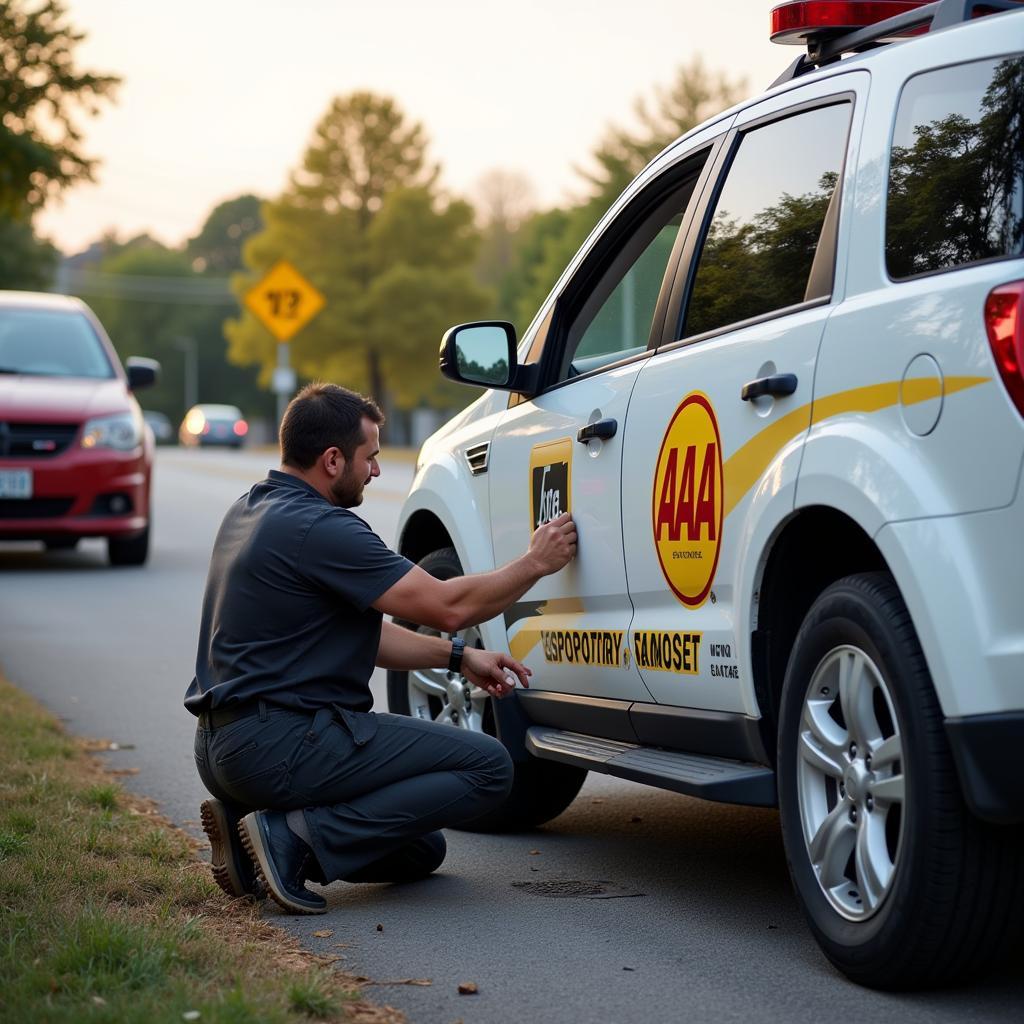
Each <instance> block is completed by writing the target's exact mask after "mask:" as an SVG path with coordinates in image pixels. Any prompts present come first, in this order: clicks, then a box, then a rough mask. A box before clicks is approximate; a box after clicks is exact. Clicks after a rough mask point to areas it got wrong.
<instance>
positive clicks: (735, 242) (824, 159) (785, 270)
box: [683, 103, 852, 337]
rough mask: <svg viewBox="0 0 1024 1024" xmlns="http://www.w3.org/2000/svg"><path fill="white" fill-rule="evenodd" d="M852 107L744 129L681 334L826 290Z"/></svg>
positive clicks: (840, 105)
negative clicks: (824, 271)
mask: <svg viewBox="0 0 1024 1024" xmlns="http://www.w3.org/2000/svg"><path fill="white" fill-rule="evenodd" d="M851 109H852V108H851V105H850V104H849V103H835V104H832V105H831V106H827V107H817V108H814V109H812V110H806V111H803V112H801V113H797V114H791V115H790V116H789V117H786V118H784V119H783V120H780V121H773V122H771V123H770V124H766V125H762V126H760V127H756V128H753V129H751V130H749V131H747V132H745V133H744V134H743V135H741V136H740V140H739V143H738V148H737V149H736V152H735V154H734V156H733V160H732V165H731V166H730V168H729V171H728V175H727V177H726V180H725V184H724V185H723V186H722V189H721V191H720V193H719V196H718V201H717V203H716V204H715V210H714V216H713V217H712V219H711V222H710V226H709V228H708V231H707V235H706V237H705V239H704V247H703V250H702V251H701V254H700V262H699V263H698V265H697V271H696V278H695V280H694V285H693V291H692V293H691V296H690V302H689V307H688V312H687V318H686V329H685V332H684V334H683V337H692V336H693V335H695V334H703V333H704V332H705V331H714V330H717V329H718V328H720V327H725V326H727V325H728V324H734V323H739V322H740V321H743V320H749V319H751V318H752V317H759V316H764V315H766V314H768V313H772V312H775V311H776V310H780V309H785V308H786V307H788V306H795V305H799V304H800V303H802V302H808V301H810V300H812V299H819V298H825V297H827V296H829V295H830V294H831V292H832V278H831V269H832V260H833V256H834V244H835V243H834V230H835V217H836V214H837V212H838V211H837V208H836V204H835V203H834V202H833V198H834V197H836V196H837V195H838V193H837V187H836V186H837V184H838V181H839V176H840V172H841V171H842V167H843V160H844V157H845V154H846V140H847V135H848V133H849V128H850V112H851ZM819 242H821V243H822V244H821V258H820V259H818V260H817V261H816V259H815V257H816V256H817V255H818V251H819ZM816 264H817V265H816ZM822 269H824V270H826V271H827V272H826V273H823V272H821V271H822Z"/></svg>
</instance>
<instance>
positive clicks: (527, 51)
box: [36, 0, 799, 253]
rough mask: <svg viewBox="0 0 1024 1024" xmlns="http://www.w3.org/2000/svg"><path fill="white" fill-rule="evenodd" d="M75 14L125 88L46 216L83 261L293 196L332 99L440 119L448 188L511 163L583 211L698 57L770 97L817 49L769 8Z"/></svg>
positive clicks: (536, 2) (473, 6)
mask: <svg viewBox="0 0 1024 1024" xmlns="http://www.w3.org/2000/svg"><path fill="white" fill-rule="evenodd" d="M66 3H67V8H68V13H69V22H70V24H72V25H73V26H74V27H75V28H76V29H78V30H80V31H82V32H85V33H86V34H87V38H86V40H85V41H84V42H83V43H81V44H80V45H79V47H78V50H77V54H78V61H79V66H80V67H81V68H85V69H89V70H92V71H101V72H108V73H115V74H118V75H120V76H121V77H122V78H123V79H124V82H123V84H122V85H121V87H120V88H119V90H118V93H117V99H116V102H115V103H113V104H104V105H103V106H102V107H101V111H100V113H99V115H98V116H97V117H95V118H91V119H86V118H83V119H81V120H80V124H81V126H82V127H83V129H84V133H85V139H84V147H85V150H86V152H87V153H88V155H90V156H94V157H98V158H99V159H100V161H101V163H100V166H99V169H98V172H97V182H96V184H91V185H90V184H84V185H79V186H76V187H75V188H74V189H72V190H71V191H70V192H68V193H67V195H66V197H65V198H64V199H63V200H62V201H54V202H53V203H52V204H51V205H49V206H48V207H47V208H46V209H45V210H44V211H43V213H42V214H41V215H40V216H39V217H38V218H37V221H36V226H37V230H38V231H39V232H40V233H41V234H43V235H45V236H47V237H49V238H50V239H51V240H53V241H54V242H55V243H56V244H57V245H58V246H59V247H60V248H61V249H62V250H63V251H65V252H66V253H72V252H77V251H79V250H81V249H84V248H85V247H86V246H87V245H88V244H89V243H90V242H92V241H95V240H97V239H98V238H99V237H101V235H102V234H103V233H104V232H106V231H109V230H113V231H115V232H116V233H117V234H118V236H119V237H122V238H126V237H130V236H132V235H135V234H138V233H140V232H143V231H147V232H149V233H150V234H152V235H153V236H155V237H156V238H158V239H160V240H161V241H162V242H164V243H166V244H168V245H179V244H181V243H182V242H183V241H184V240H185V239H187V238H188V237H190V236H191V235H194V234H195V233H196V232H197V231H198V230H199V228H200V227H201V225H202V223H203V221H204V220H205V219H206V216H207V214H208V213H209V212H210V210H211V209H212V208H213V207H214V206H215V205H216V204H217V203H218V202H220V201H221V200H224V199H229V198H232V197H234V196H237V195H239V194H241V193H243V192H255V193H256V194H257V195H260V196H264V197H267V198H273V197H275V196H277V195H279V194H280V192H281V191H282V190H283V188H284V187H285V185H286V183H287V180H288V175H289V173H290V171H292V170H293V169H294V168H295V167H297V166H299V164H300V163H301V160H302V154H303V152H304V150H305V148H306V146H307V144H308V142H309V140H310V137H311V135H312V131H313V127H314V125H315V124H316V122H317V121H318V120H319V119H320V117H321V116H322V115H323V114H324V113H325V111H326V109H327V106H328V104H329V102H330V101H331V99H332V98H333V97H335V96H339V95H344V94H346V93H349V92H353V91H355V90H358V89H369V90H371V91H374V92H378V93H383V94H386V95H390V96H392V97H394V98H395V99H396V100H397V101H398V103H399V105H400V106H401V107H402V109H403V110H404V111H405V112H406V114H407V115H408V116H409V117H410V118H412V119H414V120H418V121H420V122H422V123H423V125H424V127H425V129H426V132H427V135H428V137H429V139H430V141H431V144H430V150H429V152H430V155H431V156H432V157H433V159H434V160H436V161H438V162H440V164H441V167H442V177H441V181H442V184H443V186H444V187H445V188H446V189H447V190H449V191H450V192H452V193H454V194H459V195H467V194H469V195H472V191H473V188H474V185H475V183H476V182H477V181H478V180H479V178H480V176H481V175H483V174H484V173H485V172H487V171H489V170H491V169H494V168H500V169H503V170H506V171H517V172H520V173H523V174H525V175H526V176H527V177H528V178H529V179H530V180H531V181H532V183H533V186H534V189H535V193H536V201H537V203H538V205H541V206H547V205H554V204H557V203H561V202H565V201H566V200H568V199H570V198H571V197H573V196H574V195H579V194H580V193H581V192H582V191H583V184H582V181H581V179H580V177H579V175H578V173H577V172H576V171H575V170H574V167H578V166H581V165H586V162H587V158H588V156H589V154H590V153H591V152H592V151H593V149H594V147H595V145H596V144H597V143H598V141H599V140H600V138H601V136H602V134H603V132H604V130H605V128H606V126H607V125H608V124H609V123H615V124H619V125H624V126H630V125H632V124H634V121H633V105H634V102H635V100H636V99H637V98H638V97H645V98H648V99H649V98H652V97H653V96H654V93H655V90H656V88H658V87H659V86H661V87H665V86H668V85H670V84H671V82H672V80H673V78H674V76H675V73H676V71H677V69H678V68H679V67H680V65H682V64H684V63H686V62H688V61H689V60H691V59H692V58H693V57H694V56H695V55H698V54H699V55H700V56H701V57H702V58H703V60H704V62H705V65H706V66H707V67H708V68H710V69H713V70H721V71H724V72H726V73H727V74H729V75H730V76H732V77H733V78H746V80H747V83H748V89H749V91H750V92H757V91H760V90H762V89H764V88H765V87H767V85H768V84H769V83H770V82H771V81H772V80H773V79H774V78H775V77H776V76H777V75H778V74H779V73H781V71H782V70H783V69H784V68H785V67H786V65H787V64H788V63H789V62H790V61H791V60H792V59H793V58H794V57H795V56H797V54H798V52H799V51H798V50H796V49H795V48H793V47H783V46H777V45H773V44H771V43H770V42H769V40H768V21H769V11H770V10H771V7H772V6H773V4H772V3H770V2H766V0H714V2H705V0H625V2H621V0H616V2H612V0H543V2H542V0H519V2H518V3H516V4H515V5H511V4H499V3H495V2H491V0H475V2H474V0H358V2H356V0H289V2H287V3H282V2H270V0H176V2H175V3H173V4H169V3H166V2H157V0H134V2H131V3H129V2H125V0H66Z"/></svg>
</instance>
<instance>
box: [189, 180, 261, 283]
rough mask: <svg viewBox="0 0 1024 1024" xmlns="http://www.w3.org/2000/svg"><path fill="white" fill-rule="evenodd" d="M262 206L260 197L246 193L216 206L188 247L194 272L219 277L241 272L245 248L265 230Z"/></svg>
mask: <svg viewBox="0 0 1024 1024" xmlns="http://www.w3.org/2000/svg"><path fill="white" fill-rule="evenodd" d="M262 205H263V200H262V199H260V198H259V197H258V196H254V195H250V194H246V195H241V196H237V197H235V198H234V199H227V200H225V201H224V202H223V203H220V204H218V205H217V206H215V207H214V208H213V210H212V211H211V212H210V215H209V216H208V217H207V218H206V223H205V224H203V226H202V228H201V229H200V231H199V234H198V235H196V236H195V238H190V239H189V240H188V243H187V245H186V246H185V253H186V255H187V256H188V257H189V259H190V260H191V261H192V269H193V270H195V271H196V272H197V273H201V274H213V275H217V276H219V277H226V276H227V275H228V274H232V273H234V272H235V271H236V270H241V269H242V267H243V263H242V246H243V245H244V244H245V242H246V240H247V239H248V238H250V237H251V236H252V235H255V234H258V233H259V232H260V231H262V230H263V216H262V214H261V213H260V207H261V206H262Z"/></svg>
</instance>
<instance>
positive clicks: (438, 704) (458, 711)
mask: <svg viewBox="0 0 1024 1024" xmlns="http://www.w3.org/2000/svg"><path fill="white" fill-rule="evenodd" d="M419 565H420V568H422V569H425V570H426V571H427V572H429V573H430V574H431V575H432V576H436V577H437V578H438V579H441V580H448V579H452V578H453V577H455V576H461V575H462V574H463V573H462V565H461V563H460V562H459V556H458V554H457V553H456V551H455V549H454V548H441V549H439V550H437V551H432V552H430V554H429V555H427V556H426V557H425V558H423V559H422V560H421V561H420V563H419ZM395 622H396V624H397V625H399V626H404V627H405V628H406V629H413V630H416V632H418V633H426V634H428V635H430V636H437V635H438V632H437V630H435V629H428V628H427V627H425V626H417V625H416V624H415V623H411V622H403V621H402V620H400V619H396V620H395ZM458 635H459V636H462V637H463V638H464V639H465V641H466V645H467V646H476V647H482V646H483V642H482V641H481V639H480V633H479V631H478V630H477V629H476V628H475V627H471V628H470V629H466V630H463V631H461V632H460V633H459V634H458ZM447 682H448V673H447V672H445V671H444V670H441V669H434V670H429V671H423V672H399V671H395V670H393V669H392V670H389V671H388V709H389V710H390V711H391V712H392V713H394V714H396V715H411V716H414V717H418V718H424V719H431V720H434V721H439V722H444V723H447V724H449V725H456V726H459V727H460V728H464V729H472V730H475V731H481V732H485V733H487V734H488V735H489V736H496V735H497V726H496V722H495V715H494V704H495V701H494V698H492V697H488V696H487V695H486V694H484V693H483V692H482V691H480V690H476V689H475V688H472V687H470V685H469V684H468V683H467V682H466V681H465V680H463V684H464V685H463V689H462V693H461V694H456V695H455V702H457V705H456V704H455V702H453V701H451V700H449V697H448V696H447V695H444V696H442V694H441V692H440V690H441V688H443V687H444V686H445V685H446V684H447ZM431 684H433V687H434V692H432V693H431V692H428V691H429V690H430V689H431ZM467 694H471V695H472V696H471V697H468V698H467ZM504 699H505V700H514V699H515V697H512V696H510V697H505V698H504ZM453 712H454V714H453ZM511 753H512V755H513V759H514V761H515V779H514V781H513V783H512V792H511V793H510V794H509V796H508V799H507V800H506V801H505V803H504V804H502V805H501V807H499V808H497V809H496V810H494V811H491V812H489V813H488V814H485V815H484V816H483V817H480V818H476V819H474V820H473V821H470V822H466V823H465V824H464V825H462V826H460V828H461V829H462V830H463V831H468V832H507V831H514V830H521V829H529V828H534V827H535V826H537V825H541V824H543V823H544V822H545V821H549V820H550V819H551V818H554V817H555V816H556V815H559V814H561V813H562V811H564V810H565V809H566V808H567V807H568V806H569V804H571V803H572V801H573V800H574V799H575V797H576V794H577V793H578V792H579V791H580V787H581V786H582V785H583V781H584V779H586V777H587V773H586V770H585V769H582V768H575V767H573V766H572V765H566V764H558V763H556V762H554V761H540V760H538V759H536V758H533V757H529V756H526V757H523V756H521V755H522V753H523V752H522V751H511Z"/></svg>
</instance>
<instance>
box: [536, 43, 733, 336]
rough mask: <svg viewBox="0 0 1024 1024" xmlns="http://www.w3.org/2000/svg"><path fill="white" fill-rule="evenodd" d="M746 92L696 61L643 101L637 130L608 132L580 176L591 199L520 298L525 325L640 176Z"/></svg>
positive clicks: (570, 214) (550, 247)
mask: <svg viewBox="0 0 1024 1024" xmlns="http://www.w3.org/2000/svg"><path fill="white" fill-rule="evenodd" d="M746 88H747V86H746V82H745V81H744V80H742V79H740V80H736V81H731V80H730V79H728V78H727V77H726V76H725V75H724V74H715V73H712V72H710V71H708V70H707V69H706V68H705V67H704V64H703V61H702V60H701V59H700V57H695V58H694V59H693V60H692V61H690V63H689V64H685V65H683V66H682V67H681V68H680V69H679V71H678V72H677V74H676V78H675V81H674V82H673V84H672V85H671V86H670V87H669V88H668V89H662V90H658V91H657V92H656V93H655V101H654V104H653V105H651V104H649V103H647V102H645V101H644V100H642V99H640V100H637V102H636V104H635V108H634V109H635V113H636V118H637V121H638V122H639V128H638V129H637V130H629V129H626V128H622V127H618V126H615V125H612V126H610V127H609V128H608V130H607V132H606V133H605V136H604V138H603V139H602V140H601V142H600V143H599V144H598V147H597V149H596V150H595V151H594V154H593V157H592V160H593V165H594V166H593V168H592V169H590V170H580V172H579V173H580V174H581V176H582V177H583V179H584V180H585V181H586V182H587V184H588V186H589V190H588V191H589V194H588V195H587V196H586V197H585V198H584V200H583V201H582V202H581V203H579V204H578V205H576V206H575V207H573V208H571V209H570V210H568V211H567V217H566V220H565V226H564V229H563V230H562V231H561V232H560V233H559V234H557V235H552V236H549V237H548V238H547V239H546V241H545V245H544V249H543V252H542V254H541V256H540V259H539V261H538V263H537V264H536V266H535V267H534V268H533V269H532V271H531V272H530V274H529V276H530V278H531V279H532V284H531V286H530V287H529V288H526V289H524V291H523V293H522V295H521V297H520V299H519V313H520V319H521V320H523V319H528V317H527V316H526V311H528V310H532V311H533V312H535V311H536V309H537V307H538V306H539V305H540V304H541V303H542V302H543V301H544V298H545V297H546V296H547V294H548V292H549V291H550V290H551V288H552V287H553V286H554V284H555V282H556V281H557V280H558V277H559V275H560V274H561V273H562V271H563V270H564V269H565V267H566V265H567V264H568V263H569V261H570V260H571V259H572V257H573V256H574V255H575V253H576V250H577V249H579V247H580V246H581V245H582V244H583V242H584V240H585V239H586V237H587V235H589V234H590V232H591V231H592V230H593V229H594V227H595V225H596V224H597V222H598V221H599V220H600V219H601V217H602V216H603V215H604V213H605V211H607V209H608V207H609V206H611V204H612V203H613V202H614V201H615V200H616V199H617V198H618V196H619V195H620V193H621V192H622V191H623V189H625V188H626V186H627V185H628V184H629V183H630V182H631V181H632V180H633V179H634V178H635V177H636V176H637V174H639V173H640V171H641V170H643V168H644V167H645V166H646V165H647V164H648V163H650V161H651V160H652V159H653V158H654V157H655V156H656V155H657V154H658V153H660V152H661V151H662V150H663V149H664V148H665V147H666V146H667V145H668V144H669V143H670V142H672V141H673V140H674V139H676V138H677V137H678V136H680V135H682V134H684V133H685V132H688V131H689V130H690V129H691V128H695V127H696V126H697V125H699V124H701V123H702V122H703V121H705V120H707V119H708V118H709V117H710V116H711V115H713V114H715V113H717V112H718V111H720V110H723V109H725V108H726V107H730V106H732V105H733V104H734V103H737V102H738V101H739V100H740V99H741V98H742V96H743V95H744V93H745V92H746ZM531 255H532V254H531ZM530 315H532V313H531V314H530Z"/></svg>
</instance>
